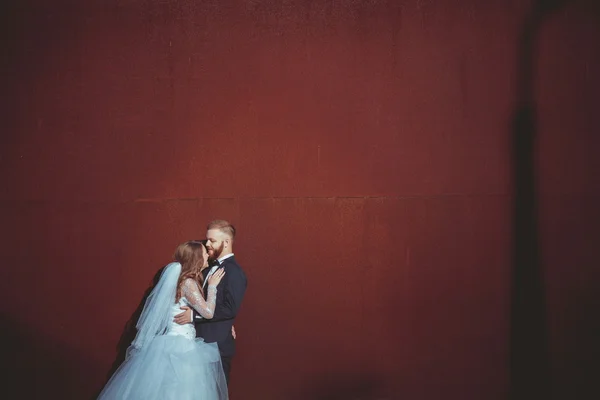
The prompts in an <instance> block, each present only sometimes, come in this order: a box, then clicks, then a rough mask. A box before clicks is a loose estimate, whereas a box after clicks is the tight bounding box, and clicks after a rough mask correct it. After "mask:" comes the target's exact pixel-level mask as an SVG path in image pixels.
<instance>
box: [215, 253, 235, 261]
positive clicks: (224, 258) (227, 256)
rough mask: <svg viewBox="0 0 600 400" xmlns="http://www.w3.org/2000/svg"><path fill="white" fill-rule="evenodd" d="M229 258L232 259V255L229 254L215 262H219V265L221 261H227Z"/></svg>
mask: <svg viewBox="0 0 600 400" xmlns="http://www.w3.org/2000/svg"><path fill="white" fill-rule="evenodd" d="M229 257H233V253H229V254H227V255H226V256H223V257H221V258H219V259H218V260H217V261H219V263H222V262H223V260H227V259H228V258H229Z"/></svg>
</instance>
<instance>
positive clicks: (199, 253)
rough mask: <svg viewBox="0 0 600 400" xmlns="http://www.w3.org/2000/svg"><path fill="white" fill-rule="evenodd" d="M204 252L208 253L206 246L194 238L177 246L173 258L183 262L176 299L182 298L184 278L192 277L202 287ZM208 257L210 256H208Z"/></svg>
mask: <svg viewBox="0 0 600 400" xmlns="http://www.w3.org/2000/svg"><path fill="white" fill-rule="evenodd" d="M204 254H207V252H206V248H205V247H204V244H202V242H199V241H197V240H192V241H189V242H185V243H182V244H180V245H179V246H177V249H175V254H174V255H173V258H175V261H177V262H178V263H180V264H181V274H180V275H179V280H178V281H177V298H176V299H175V301H176V302H177V301H179V299H180V298H181V284H182V283H183V281H184V280H186V279H188V278H192V279H193V280H195V281H196V282H198V285H199V286H200V287H202V273H201V271H202V269H203V267H204V260H205V258H204V257H203V255H204ZM207 257H208V256H207Z"/></svg>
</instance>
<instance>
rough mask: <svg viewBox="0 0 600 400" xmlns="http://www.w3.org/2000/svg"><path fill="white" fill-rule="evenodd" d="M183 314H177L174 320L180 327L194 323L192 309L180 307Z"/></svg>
mask: <svg viewBox="0 0 600 400" xmlns="http://www.w3.org/2000/svg"><path fill="white" fill-rule="evenodd" d="M180 308H181V309H182V310H183V312H181V313H179V314H177V315H176V316H175V318H174V320H175V322H176V323H178V324H179V325H185V324H191V323H192V309H191V308H189V307H186V306H183V307H180Z"/></svg>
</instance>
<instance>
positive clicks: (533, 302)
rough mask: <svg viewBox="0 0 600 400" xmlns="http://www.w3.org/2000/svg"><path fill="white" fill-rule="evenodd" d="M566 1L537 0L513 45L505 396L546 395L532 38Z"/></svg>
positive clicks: (514, 399)
mask: <svg viewBox="0 0 600 400" xmlns="http://www.w3.org/2000/svg"><path fill="white" fill-rule="evenodd" d="M567 3H568V0H537V1H535V2H534V3H533V5H532V9H531V11H530V13H529V14H528V15H527V16H526V18H525V21H524V23H523V27H522V30H521V32H520V34H519V37H518V40H519V42H518V44H517V68H516V71H517V81H516V84H517V87H516V89H517V91H516V93H517V97H516V99H515V110H514V113H513V120H512V135H513V136H512V139H513V174H514V175H513V182H514V191H515V192H514V196H515V197H514V205H513V206H514V209H513V210H514V211H513V217H514V220H513V257H514V258H513V271H512V293H511V321H510V322H511V331H510V398H511V399H512V400H520V399H523V400H525V399H534V398H535V399H548V398H550V393H551V390H550V388H549V382H550V366H549V357H548V348H547V346H548V342H547V325H546V305H545V298H546V293H545V290H544V287H543V280H542V266H541V265H540V256H539V245H538V231H537V225H538V222H537V212H538V210H537V199H536V186H535V183H536V179H535V158H534V151H535V139H536V134H537V126H536V107H535V100H534V79H533V76H534V71H535V69H536V66H535V60H536V46H535V45H536V39H537V37H538V35H539V32H540V29H541V27H542V24H543V22H544V21H545V20H546V19H547V18H548V17H549V16H550V15H551V14H552V13H554V12H557V11H558V10H560V9H561V8H563V7H564V6H565V5H566V4H567Z"/></svg>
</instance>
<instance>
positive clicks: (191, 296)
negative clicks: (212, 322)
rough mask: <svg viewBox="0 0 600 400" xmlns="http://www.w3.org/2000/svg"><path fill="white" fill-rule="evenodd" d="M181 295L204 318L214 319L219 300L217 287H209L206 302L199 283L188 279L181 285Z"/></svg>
mask: <svg viewBox="0 0 600 400" xmlns="http://www.w3.org/2000/svg"><path fill="white" fill-rule="evenodd" d="M181 294H182V295H183V296H185V298H186V299H187V300H188V302H189V303H190V305H191V306H192V307H194V310H196V311H197V312H198V313H199V314H200V315H202V317H204V318H206V319H211V318H212V317H213V315H214V313H215V304H216V298H217V287H216V286H211V285H208V299H207V300H206V301H204V298H203V297H202V294H201V293H200V288H199V287H198V283H197V282H196V281H194V280H193V279H186V280H185V281H184V282H183V283H182V285H181Z"/></svg>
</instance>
